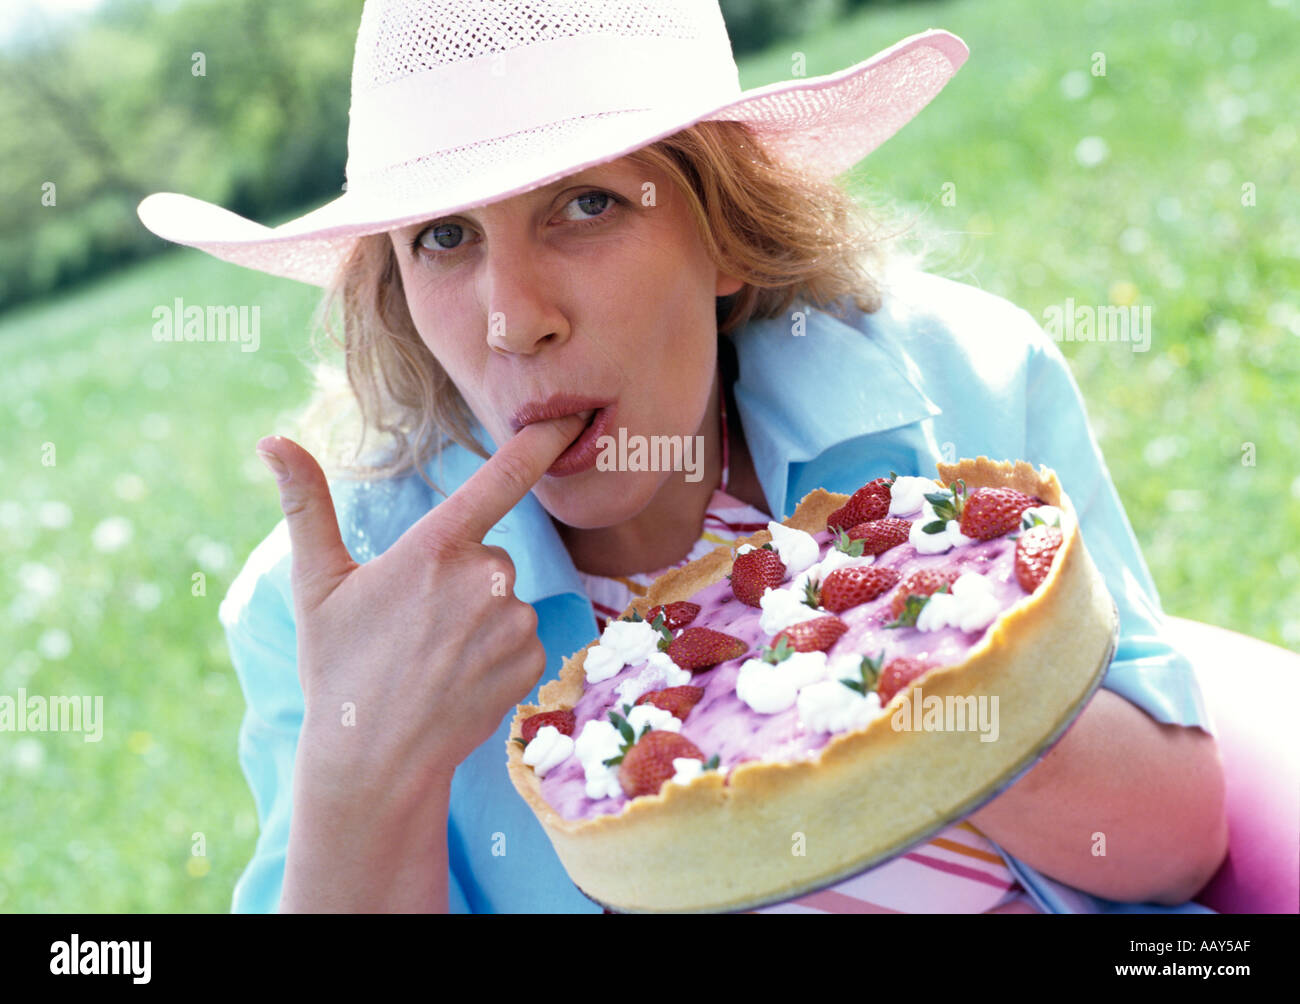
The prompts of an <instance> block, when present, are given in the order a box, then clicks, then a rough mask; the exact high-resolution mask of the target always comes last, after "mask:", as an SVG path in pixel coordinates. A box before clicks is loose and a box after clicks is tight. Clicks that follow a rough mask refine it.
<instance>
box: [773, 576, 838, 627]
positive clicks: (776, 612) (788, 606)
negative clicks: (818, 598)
mask: <svg viewBox="0 0 1300 1004" xmlns="http://www.w3.org/2000/svg"><path fill="white" fill-rule="evenodd" d="M758 605H759V607H760V608H761V609H762V611H763V612H762V613H761V614H759V616H758V626H759V627H760V628H761V629H762V630H763V631H765V632H767V633H768V634H776V633H777V632H778V631H784V630H785V629H786V628H788V627H789V626H790V625H791V624H798V623H799V622H800V621H808V620H812V619H813V618H814V617H825V616H826V612H825V611H824V610H815V609H813V608H812V607H810V606H808V604H807V603H805V602H804V601H803V586H802V585H800V586H799V588H798V589H793V588H789V589H787V588H782V589H773V588H771V587H770V586H769V587H768V588H767V589H764V590H763V596H762V598H761V599H760V600H759V601H758Z"/></svg>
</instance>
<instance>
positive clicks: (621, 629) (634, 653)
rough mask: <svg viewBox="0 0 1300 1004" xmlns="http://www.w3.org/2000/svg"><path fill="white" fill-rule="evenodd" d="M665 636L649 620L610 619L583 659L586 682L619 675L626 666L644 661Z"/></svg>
mask: <svg viewBox="0 0 1300 1004" xmlns="http://www.w3.org/2000/svg"><path fill="white" fill-rule="evenodd" d="M662 638H663V635H661V634H660V633H659V632H658V631H656V630H655V629H654V628H653V627H651V626H650V624H649V623H648V622H646V621H618V620H614V621H610V622H609V623H608V624H606V625H605V630H604V631H602V632H601V633H600V641H598V642H597V643H596V644H595V645H593V646H592V647H591V648H590V649H588V650H587V658H586V660H585V661H584V662H583V669H585V670H586V672H587V682H588V683H589V684H590V683H600V682H601V681H602V680H608V679H609V678H610V677H611V676H616V675H618V673H619V671H620V670H621V669H622V668H623V667H624V666H635V665H636V664H637V663H639V662H645V661H646V660H647V659H649V658H650V657H651V656H652V655H654V654H655V653H656V652H658V651H659V642H660V640H661V639H662Z"/></svg>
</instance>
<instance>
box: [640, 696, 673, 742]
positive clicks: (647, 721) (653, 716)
mask: <svg viewBox="0 0 1300 1004" xmlns="http://www.w3.org/2000/svg"><path fill="white" fill-rule="evenodd" d="M627 723H628V724H629V725H631V726H632V732H633V733H634V734H635V735H636V737H637V738H638V739H640V738H641V733H642V731H648V730H647V729H646V726H647V725H648V726H649V727H650V728H651V729H663V730H664V731H665V732H680V731H681V730H682V721H681V719H680V718H677V717H675V716H674V715H673V713H672V712H671V711H669V710H668V709H667V708H661V707H659V706H658V705H657V704H651V703H649V702H648V701H647V702H646V703H645V704H638V705H637V706H636V707H635V708H633V709H632V710H631V711H629V712H628V713H627Z"/></svg>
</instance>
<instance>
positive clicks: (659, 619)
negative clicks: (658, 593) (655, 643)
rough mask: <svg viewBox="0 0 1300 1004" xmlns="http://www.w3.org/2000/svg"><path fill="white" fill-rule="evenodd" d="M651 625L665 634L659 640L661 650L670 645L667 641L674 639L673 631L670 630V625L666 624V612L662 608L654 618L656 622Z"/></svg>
mask: <svg viewBox="0 0 1300 1004" xmlns="http://www.w3.org/2000/svg"><path fill="white" fill-rule="evenodd" d="M650 626H651V627H652V628H654V629H655V630H656V631H658V632H659V633H660V634H661V635H663V637H662V638H661V639H660V640H659V651H661V652H662V651H663V650H664V649H666V648H667V647H668V645H667V644H666V643H667V642H670V641H672V640H673V633H672V632H671V631H669V630H668V627H667V626H666V625H665V624H664V612H663V611H662V610H660V611H659V614H658V615H657V616H656V617H655V619H654V623H652V624H651V625H650Z"/></svg>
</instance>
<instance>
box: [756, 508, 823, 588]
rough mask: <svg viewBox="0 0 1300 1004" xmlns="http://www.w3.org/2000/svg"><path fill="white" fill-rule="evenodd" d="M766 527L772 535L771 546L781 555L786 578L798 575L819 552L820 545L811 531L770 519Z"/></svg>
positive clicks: (814, 559) (813, 560)
mask: <svg viewBox="0 0 1300 1004" xmlns="http://www.w3.org/2000/svg"><path fill="white" fill-rule="evenodd" d="M767 529H768V532H769V533H771V535H772V548H773V550H775V551H776V553H777V554H779V555H780V556H781V561H782V563H783V564H784V565H785V574H786V578H789V577H790V576H794V575H798V574H799V573H800V572H802V571H803V570H804V569H805V568H807V567H809V566H810V565H811V564H813V562H815V561H816V560H817V557H818V555H820V554H821V546H820V545H819V544H818V543H817V541H816V540H815V539H814V538H813V535H812V534H811V533H805V532H804V531H803V530H796V529H795V528H794V527H792V526H785V525H783V524H781V523H778V522H777V521H776V520H770V521H769V522H768V524H767Z"/></svg>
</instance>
